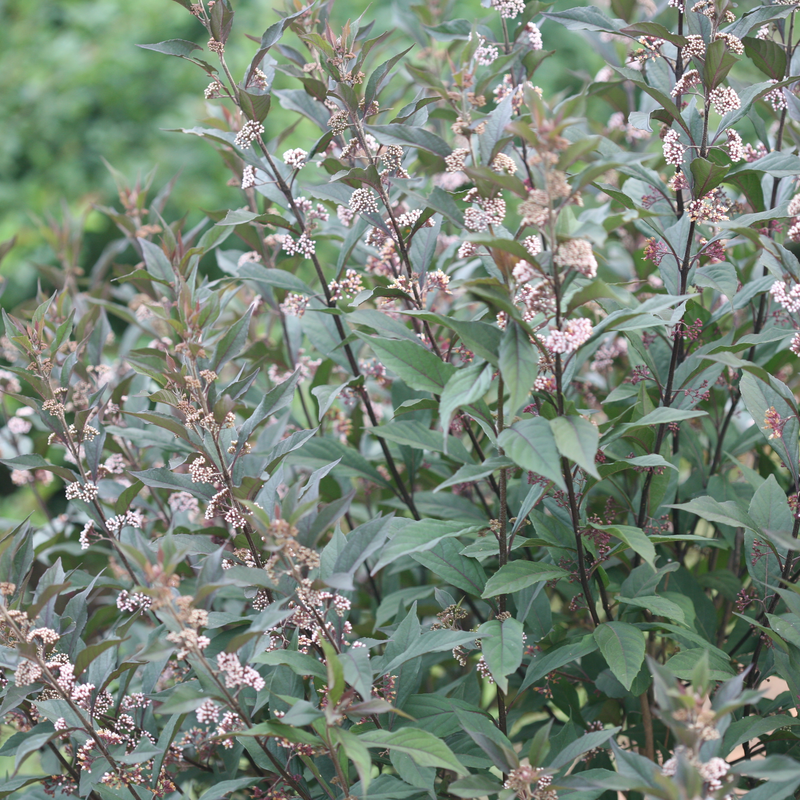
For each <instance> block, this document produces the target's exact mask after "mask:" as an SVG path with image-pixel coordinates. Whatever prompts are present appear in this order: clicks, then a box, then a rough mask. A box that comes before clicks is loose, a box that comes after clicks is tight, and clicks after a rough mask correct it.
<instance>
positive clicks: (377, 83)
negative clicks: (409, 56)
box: [364, 45, 414, 106]
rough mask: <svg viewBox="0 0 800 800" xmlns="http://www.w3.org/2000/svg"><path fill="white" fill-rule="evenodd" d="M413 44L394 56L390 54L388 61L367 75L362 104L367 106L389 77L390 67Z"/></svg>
mask: <svg viewBox="0 0 800 800" xmlns="http://www.w3.org/2000/svg"><path fill="white" fill-rule="evenodd" d="M413 46H414V45H411V47H407V48H406V49H405V50H403V52H402V53H398V54H397V55H396V56H392V57H391V58H390V59H389V60H388V61H385V62H384V63H383V64H381V65H380V66H379V67H378V68H377V69H376V70H375V71H374V72H373V73H372V75H370V76H369V80H368V81H367V88H366V90H365V92H364V104H365V105H366V106H369V105H370V103H372V101H373V100H374V99H375V98H376V97H377V96H378V94H379V93H380V91H381V89H382V88H383V87H384V86H385V84H386V83H387V78H388V77H389V73H390V72H391V71H392V68H393V67H394V65H395V64H397V62H398V61H399V60H400V59H401V58H402V57H403V56H404V55H405V54H406V53H407V52H408V51H409V50H411V48H412V47H413Z"/></svg>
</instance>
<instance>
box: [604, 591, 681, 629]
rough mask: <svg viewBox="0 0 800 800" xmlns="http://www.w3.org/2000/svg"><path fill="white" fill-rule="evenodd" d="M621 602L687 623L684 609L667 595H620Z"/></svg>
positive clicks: (619, 600) (618, 599)
mask: <svg viewBox="0 0 800 800" xmlns="http://www.w3.org/2000/svg"><path fill="white" fill-rule="evenodd" d="M617 601H618V602H619V603H624V604H626V605H631V606H638V607H639V608H643V609H645V610H646V611H649V612H650V613H651V614H656V615H658V616H659V617H664V618H666V619H669V620H674V621H675V622H679V623H680V624H682V625H683V624H685V622H686V616H685V614H684V613H683V609H682V608H681V607H680V606H679V605H678V604H677V603H673V602H672V600H667V598H666V597H659V596H658V595H645V596H644V597H622V596H620V597H618V598H617Z"/></svg>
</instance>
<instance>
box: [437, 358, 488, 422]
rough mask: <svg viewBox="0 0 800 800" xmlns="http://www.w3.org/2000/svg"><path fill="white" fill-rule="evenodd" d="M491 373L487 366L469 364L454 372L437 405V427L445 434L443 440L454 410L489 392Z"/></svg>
mask: <svg viewBox="0 0 800 800" xmlns="http://www.w3.org/2000/svg"><path fill="white" fill-rule="evenodd" d="M492 372H493V370H492V368H491V366H490V365H488V364H471V365H470V366H468V367H466V368H464V369H459V370H456V371H455V372H454V373H453V375H452V376H451V377H450V380H448V381H447V385H446V386H445V387H444V391H443V392H442V397H441V401H440V403H439V425H440V426H441V428H442V431H444V432H445V438H447V436H446V432H447V431H448V430H449V429H450V420H451V419H452V418H453V414H455V412H456V410H457V409H459V408H460V407H462V406H468V405H470V404H471V403H474V402H475V401H476V400H480V399H481V398H482V397H483V396H484V395H485V394H486V392H488V391H489V387H490V386H491V384H492Z"/></svg>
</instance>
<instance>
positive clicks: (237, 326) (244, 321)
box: [211, 305, 253, 374]
mask: <svg viewBox="0 0 800 800" xmlns="http://www.w3.org/2000/svg"><path fill="white" fill-rule="evenodd" d="M252 315H253V306H252V305H251V306H250V308H248V309H247V312H246V313H245V315H244V316H243V317H241V318H240V319H238V320H237V321H236V322H234V323H233V325H231V327H230V328H229V329H228V330H227V331H226V332H225V335H224V336H223V337H222V338H221V339H220V340H219V342H218V343H217V346H216V348H215V349H214V356H213V358H212V359H211V363H212V364H213V367H212V369H213V370H214V372H216V373H218V374H219V372H221V371H222V367H223V366H225V364H227V363H228V362H229V361H230V360H231V359H233V358H236V356H238V355H239V353H241V352H242V350H243V349H244V345H245V342H247V335H248V333H249V329H250V317H251V316H252Z"/></svg>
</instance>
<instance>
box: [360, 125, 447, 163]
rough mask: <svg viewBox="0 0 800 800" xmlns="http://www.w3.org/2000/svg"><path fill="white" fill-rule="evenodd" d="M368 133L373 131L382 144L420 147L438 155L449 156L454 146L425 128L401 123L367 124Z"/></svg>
mask: <svg viewBox="0 0 800 800" xmlns="http://www.w3.org/2000/svg"><path fill="white" fill-rule="evenodd" d="M365 127H366V130H367V133H371V134H372V135H373V136H374V137H375V138H376V139H377V140H378V141H379V142H380V143H381V144H399V145H405V146H406V147H407V146H408V145H411V146H412V147H419V148H420V149H421V150H427V151H428V152H429V153H434V154H436V155H437V156H449V155H450V153H451V152H452V150H453V148H452V147H450V145H449V144H447V142H446V141H445V140H444V139H442V138H441V136H437V135H436V134H435V133H431V132H430V131H429V130H426V129H425V128H416V127H414V126H412V125H401V124H399V123H394V124H389V125H366V126H365Z"/></svg>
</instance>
